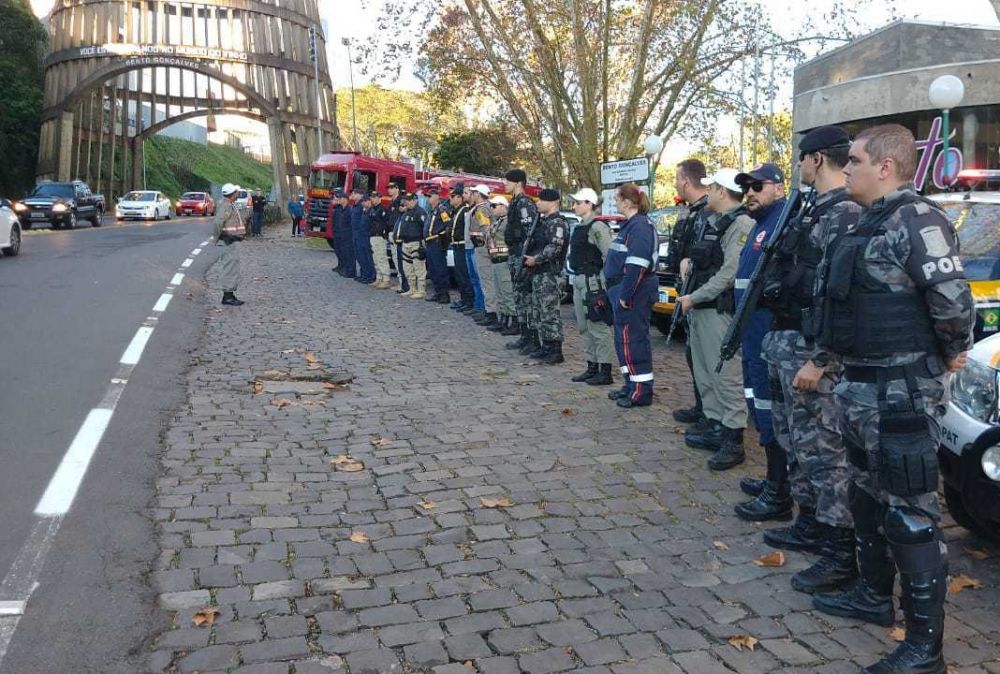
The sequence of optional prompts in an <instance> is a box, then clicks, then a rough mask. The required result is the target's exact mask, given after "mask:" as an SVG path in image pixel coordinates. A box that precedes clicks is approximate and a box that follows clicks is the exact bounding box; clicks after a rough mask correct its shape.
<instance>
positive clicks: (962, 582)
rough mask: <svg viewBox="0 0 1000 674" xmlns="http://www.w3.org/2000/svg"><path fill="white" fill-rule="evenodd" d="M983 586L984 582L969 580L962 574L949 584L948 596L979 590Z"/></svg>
mask: <svg viewBox="0 0 1000 674" xmlns="http://www.w3.org/2000/svg"><path fill="white" fill-rule="evenodd" d="M982 586H983V581H981V580H977V579H975V578H969V577H968V576H966V575H965V574H964V573H960V574H958V575H957V576H955V577H954V578H952V579H951V582H950V583H948V594H958V593H959V592H961V591H962V590H978V589H979V588H981V587H982Z"/></svg>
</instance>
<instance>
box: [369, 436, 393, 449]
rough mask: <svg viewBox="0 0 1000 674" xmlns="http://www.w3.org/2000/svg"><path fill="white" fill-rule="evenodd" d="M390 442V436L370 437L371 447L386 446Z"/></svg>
mask: <svg viewBox="0 0 1000 674" xmlns="http://www.w3.org/2000/svg"><path fill="white" fill-rule="evenodd" d="M391 444H392V438H383V437H382V436H381V435H378V436H375V437H374V438H372V446H373V447H388V446H389V445H391Z"/></svg>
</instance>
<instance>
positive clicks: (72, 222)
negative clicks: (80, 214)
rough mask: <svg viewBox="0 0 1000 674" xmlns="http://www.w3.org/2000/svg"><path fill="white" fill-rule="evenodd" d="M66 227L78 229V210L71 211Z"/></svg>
mask: <svg viewBox="0 0 1000 674" xmlns="http://www.w3.org/2000/svg"><path fill="white" fill-rule="evenodd" d="M65 227H66V229H76V211H70V212H69V221H68V222H67V223H66V225H65Z"/></svg>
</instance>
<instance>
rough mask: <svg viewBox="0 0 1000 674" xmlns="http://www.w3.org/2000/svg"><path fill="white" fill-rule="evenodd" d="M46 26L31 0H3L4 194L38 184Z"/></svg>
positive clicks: (0, 121)
mask: <svg viewBox="0 0 1000 674" xmlns="http://www.w3.org/2000/svg"><path fill="white" fill-rule="evenodd" d="M47 39H48V36H47V33H46V31H45V28H44V26H42V24H41V23H40V22H39V21H38V19H36V18H35V15H34V13H33V12H32V11H31V5H30V4H29V2H28V0H0V158H2V161H0V195H3V196H8V197H14V196H20V195H21V194H22V193H24V192H25V191H27V190H28V189H30V188H31V186H32V185H34V179H35V164H36V162H37V160H38V130H39V127H40V126H41V113H42V84H43V79H44V71H43V69H42V58H43V56H44V54H45V49H46V44H47Z"/></svg>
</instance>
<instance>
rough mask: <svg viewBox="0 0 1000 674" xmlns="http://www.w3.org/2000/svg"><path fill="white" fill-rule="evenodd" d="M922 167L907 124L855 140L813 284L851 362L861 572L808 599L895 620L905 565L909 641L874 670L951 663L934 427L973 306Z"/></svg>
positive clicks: (959, 361)
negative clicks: (946, 653)
mask: <svg viewBox="0 0 1000 674" xmlns="http://www.w3.org/2000/svg"><path fill="white" fill-rule="evenodd" d="M916 164H917V152H916V145H915V142H914V138H913V134H912V133H911V132H910V131H909V130H907V129H906V128H904V127H902V126H900V125H898V124H886V125H883V126H877V127H874V128H870V129H866V130H865V131H862V132H861V133H860V134H858V136H857V138H855V139H854V142H853V143H852V144H851V150H850V155H849V158H848V163H847V167H846V168H845V169H844V172H845V173H846V174H847V192H848V194H849V195H850V196H851V198H852V199H854V200H855V201H857V202H858V203H859V204H861V205H862V206H863V207H864V208H865V210H864V211H863V212H862V214H861V218H860V220H859V221H858V224H857V226H856V227H854V228H853V229H851V230H850V231H848V232H847V234H845V235H844V236H842V237H840V238H839V239H838V240H836V241H833V242H831V243H830V245H829V246H828V247H827V250H826V253H825V255H824V258H823V261H822V263H821V265H820V268H819V279H820V280H819V284H818V288H817V290H818V293H819V294H820V295H821V297H822V301H823V304H822V325H821V328H820V334H819V342H820V344H821V345H822V346H824V347H826V348H828V349H829V350H831V351H833V352H835V353H838V354H840V355H841V356H842V357H843V361H844V376H843V379H842V380H841V381H840V383H839V384H838V385H837V388H836V389H835V391H834V392H835V394H836V396H837V398H838V401H839V403H840V409H841V432H842V433H843V436H844V442H845V444H846V447H847V457H848V461H850V463H851V465H852V469H853V470H852V473H853V482H852V484H851V486H850V493H849V496H848V499H849V503H850V507H851V514H852V515H853V516H854V527H855V530H856V535H857V539H856V545H857V554H858V564H859V567H860V571H861V581H860V582H859V583H858V584H857V585H855V586H854V587H852V588H851V589H849V590H846V591H844V592H841V593H840V594H836V595H821V596H818V597H815V598H814V599H813V604H814V605H815V607H816V608H817V609H819V610H820V611H823V612H825V613H830V614H833V615H837V616H842V617H848V618H857V619H859V620H864V621H867V622H871V623H875V624H877V625H885V626H888V625H891V624H892V623H893V621H894V617H895V615H894V614H895V612H894V610H893V603H892V591H893V583H894V581H895V577H896V571H897V570H898V571H899V578H900V588H901V590H902V597H901V601H900V604H901V605H902V608H903V616H904V618H905V620H906V639H905V640H904V641H903V642H902V643H901V644H900V645H899V647H898V648H896V650H895V651H893V652H892V653H891V654H889V655H888V656H886V657H885V658H883V659H882V660H880V661H879V662H877V663H875V664H874V665H871V666H869V667H867V668H865V669H864V670H862V671H863V672H868V673H869V674H902V673H909V674H917V673H920V674H944V672H945V662H944V658H943V657H942V652H941V651H942V642H943V637H944V599H945V592H946V591H947V584H948V582H947V580H948V565H947V549H946V547H945V544H944V540H943V536H942V534H941V528H940V509H939V505H938V498H937V488H938V464H937V446H938V435H939V425H938V424H939V421H940V419H941V417H942V416H943V415H944V413H945V409H946V403H947V397H946V396H947V390H948V384H949V382H950V379H951V373H953V372H957V371H958V370H960V369H961V368H962V367H964V365H965V363H966V352H967V351H968V349H969V348H970V347H971V346H972V326H973V304H972V294H971V292H970V290H969V285H968V283H966V281H965V280H964V271H963V269H962V261H961V259H960V258H959V255H958V243H957V236H956V233H955V230H954V228H953V227H952V225H951V223H950V222H949V220H948V218H947V216H946V215H945V214H944V213H943V212H942V211H941V210H940V209H939V208H938V207H937V206H936V205H934V203H933V202H930V201H928V200H926V199H924V198H922V197H920V196H918V195H917V193H916V191H915V190H914V187H913V184H912V182H911V181H912V179H913V175H914V173H915V171H916ZM890 551H891V557H890V555H889V553H890Z"/></svg>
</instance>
